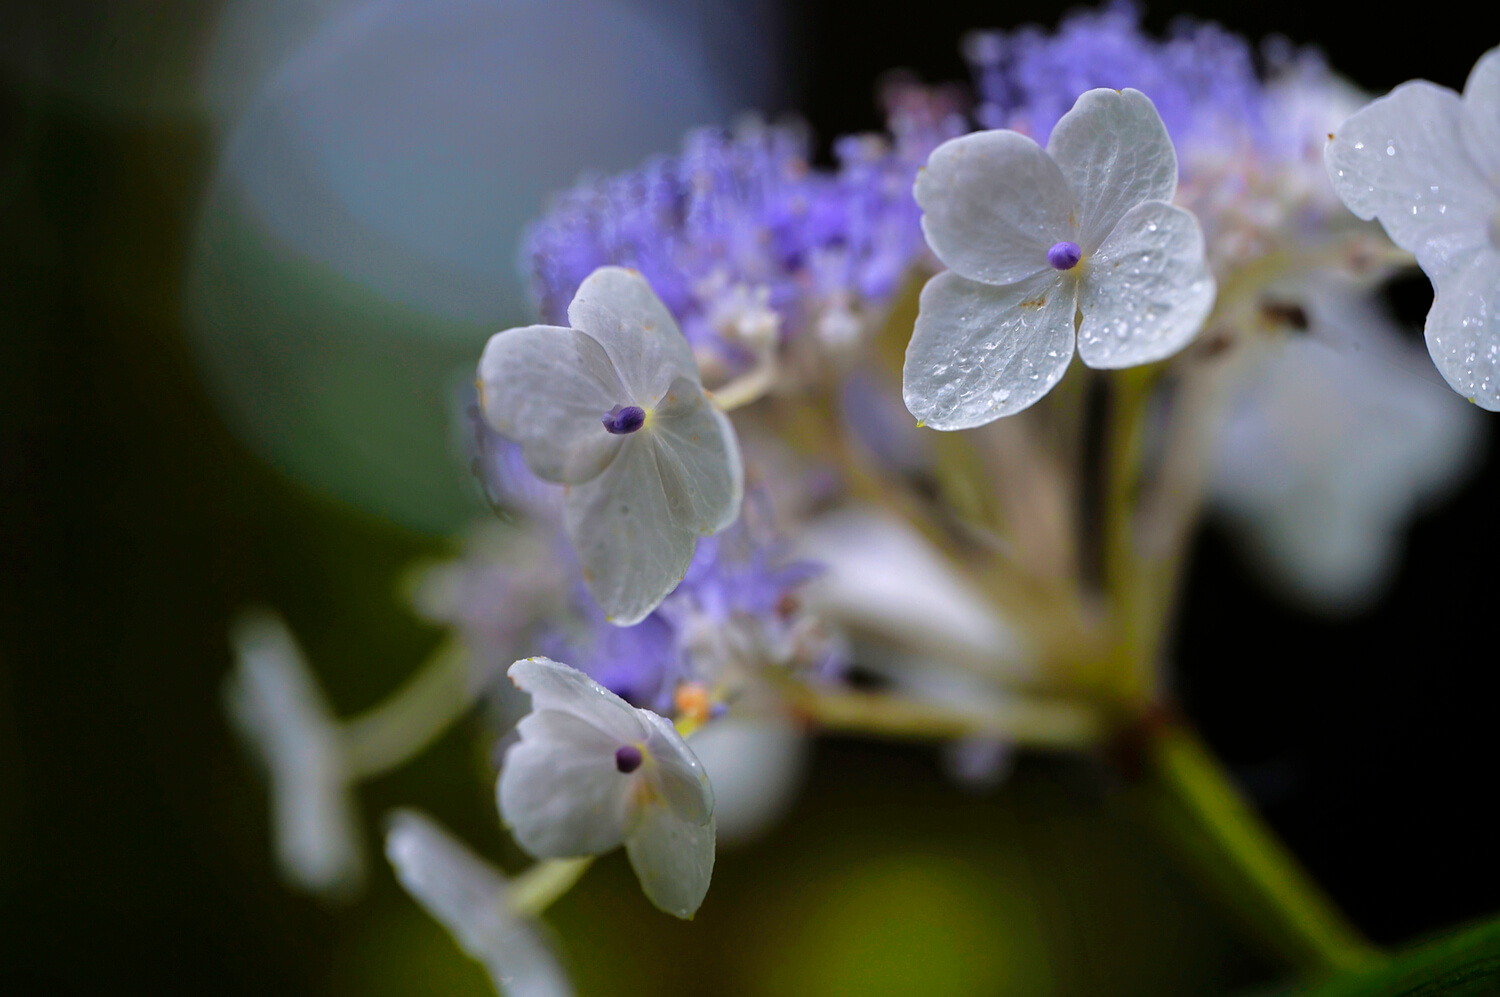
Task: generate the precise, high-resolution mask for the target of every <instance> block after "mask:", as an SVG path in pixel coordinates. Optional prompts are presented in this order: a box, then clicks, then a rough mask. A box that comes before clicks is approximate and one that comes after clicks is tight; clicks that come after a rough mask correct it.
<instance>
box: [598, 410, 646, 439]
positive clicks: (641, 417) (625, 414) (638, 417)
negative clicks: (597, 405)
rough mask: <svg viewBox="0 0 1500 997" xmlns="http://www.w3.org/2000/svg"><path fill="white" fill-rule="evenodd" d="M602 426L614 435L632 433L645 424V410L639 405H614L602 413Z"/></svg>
mask: <svg viewBox="0 0 1500 997" xmlns="http://www.w3.org/2000/svg"><path fill="white" fill-rule="evenodd" d="M601 421H602V422H603V423H604V428H605V429H607V430H609V431H610V432H611V433H614V434H615V435H616V436H624V435H625V434H626V433H633V432H635V431H636V430H637V429H640V428H641V427H642V426H644V425H645V424H646V410H645V409H643V408H641V407H640V406H639V405H616V406H615V407H614V408H612V409H610V410H609V411H608V412H606V413H604V415H603V417H602V419H601Z"/></svg>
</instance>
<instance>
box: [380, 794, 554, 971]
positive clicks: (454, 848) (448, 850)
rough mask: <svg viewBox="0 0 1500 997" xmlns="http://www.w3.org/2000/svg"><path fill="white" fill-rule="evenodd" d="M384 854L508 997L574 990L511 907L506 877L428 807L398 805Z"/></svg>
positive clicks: (414, 894)
mask: <svg viewBox="0 0 1500 997" xmlns="http://www.w3.org/2000/svg"><path fill="white" fill-rule="evenodd" d="M385 855H386V858H388V859H390V862H391V866H392V867H393V868H394V869H395V870H396V878H397V879H399V880H400V881H401V885H402V886H404V887H406V892H408V893H410V894H411V895H412V897H413V898H414V899H415V900H416V901H417V902H418V903H419V904H421V905H422V907H423V908H424V909H425V910H426V911H427V913H429V914H431V915H432V917H433V919H434V920H436V921H437V922H438V923H439V924H441V925H442V926H443V927H444V928H447V929H448V932H449V933H450V934H451V935H453V937H454V939H455V940H456V941H457V942H458V944H459V947H460V948H462V949H463V950H464V951H465V952H466V953H468V954H469V955H470V956H471V957H473V958H474V959H476V960H478V961H479V962H481V963H483V964H484V967H485V969H487V970H489V974H490V979H492V980H493V981H494V983H495V987H496V989H497V990H499V991H500V993H501V994H504V995H505V997H568V995H570V994H572V993H573V988H572V986H571V985H570V984H569V983H568V978H567V976H566V975H564V973H563V971H562V968H561V967H560V966H558V964H557V960H556V959H555V958H553V956H552V953H551V951H549V950H548V948H547V945H546V943H545V942H544V941H542V939H541V937H540V936H539V935H538V933H537V931H536V930H535V928H534V927H533V926H532V924H531V923H530V922H529V920H528V919H527V918H525V917H524V916H522V915H521V914H519V913H517V912H516V911H515V910H513V909H512V908H511V906H510V903H509V900H508V898H507V896H506V885H507V884H506V881H505V877H504V876H502V875H501V874H500V873H499V872H498V871H496V870H495V868H494V867H493V866H491V865H490V864H489V863H487V862H485V861H484V860H483V859H481V858H479V857H478V856H477V855H475V854H474V853H473V852H471V851H469V849H468V848H466V847H464V845H463V844H462V843H461V842H459V841H457V840H456V839H455V838H454V837H453V836H452V835H450V834H448V833H447V832H446V831H444V830H443V829H442V828H441V827H439V826H438V825H437V823H436V822H434V821H433V820H432V819H431V818H429V817H427V816H426V815H425V814H420V813H417V812H416V811H413V810H398V811H396V812H395V813H394V814H392V815H391V817H390V819H389V821H388V823H387V831H386V836H385Z"/></svg>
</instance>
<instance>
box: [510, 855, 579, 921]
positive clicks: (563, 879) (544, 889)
mask: <svg viewBox="0 0 1500 997" xmlns="http://www.w3.org/2000/svg"><path fill="white" fill-rule="evenodd" d="M593 862H594V856H592V855H585V856H583V857H582V858H576V859H543V860H542V861H541V862H538V863H537V864H536V865H533V866H532V867H531V868H530V869H527V870H526V871H525V872H523V873H521V875H519V876H517V877H516V878H515V879H513V880H511V881H510V887H509V888H508V889H507V890H506V891H505V899H506V902H507V903H509V904H510V907H511V909H512V910H514V911H516V912H517V913H519V914H526V915H528V916H530V917H536V916H537V915H539V914H541V913H542V911H544V910H546V909H547V908H548V907H550V906H552V904H554V903H555V902H556V901H557V900H558V898H559V897H561V896H562V895H563V894H565V893H567V892H568V891H569V890H571V889H572V888H573V884H575V883H577V882H578V880H579V879H581V878H582V877H583V874H584V873H585V872H586V871H588V867H589V866H590V865H592V864H593Z"/></svg>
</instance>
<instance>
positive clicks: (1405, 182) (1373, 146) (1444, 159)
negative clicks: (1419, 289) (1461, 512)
mask: <svg viewBox="0 0 1500 997" xmlns="http://www.w3.org/2000/svg"><path fill="white" fill-rule="evenodd" d="M1324 161H1325V162H1326V163H1327V166H1328V175H1329V177H1330V179H1332V181H1333V186H1334V190H1336V191H1337V192H1338V195H1339V197H1340V198H1342V199H1343V201H1344V203H1345V204H1346V205H1348V206H1349V210H1350V211H1352V212H1354V213H1355V214H1356V215H1358V216H1359V217H1361V218H1365V219H1370V218H1378V219H1380V223H1381V224H1382V225H1383V226H1385V230H1386V233H1387V234H1388V235H1389V236H1390V237H1391V241H1392V242H1394V243H1395V244H1396V245H1398V246H1400V247H1401V248H1402V249H1405V250H1407V251H1409V252H1411V253H1412V254H1413V255H1415V256H1416V258H1417V264H1418V265H1419V266H1421V268H1422V270H1423V272H1425V273H1426V274H1427V277H1428V279H1429V280H1431V281H1432V286H1433V290H1434V291H1435V292H1436V299H1435V300H1434V301H1433V305H1432V310H1431V311H1429V312H1428V313H1427V349H1428V352H1430V353H1431V354H1432V360H1433V363H1435V364H1437V368H1438V370H1439V371H1441V372H1442V374H1443V377H1444V378H1446V379H1447V381H1448V383H1449V384H1450V385H1452V386H1453V389H1454V390H1455V391H1457V392H1458V393H1459V394H1461V395H1463V396H1464V397H1466V398H1469V399H1470V400H1472V401H1473V402H1474V403H1475V404H1477V405H1479V406H1481V407H1483V408H1486V409H1489V410H1490V411H1492V412H1493V411H1500V48H1497V49H1492V50H1490V51H1489V52H1488V53H1487V54H1486V55H1485V56H1484V57H1483V58H1481V59H1480V60H1479V62H1478V63H1476V64H1475V66H1474V69H1473V71H1472V72H1470V74H1469V81H1468V83H1467V84H1466V85H1465V87H1464V92H1463V96H1462V97H1460V96H1459V95H1458V94H1456V93H1454V92H1453V91H1452V90H1449V89H1447V88H1446V87H1440V86H1436V85H1434V84H1432V83H1428V82H1426V81H1425V80H1413V81H1412V82H1410V83H1403V84H1402V85H1401V86H1399V87H1397V88H1396V89H1395V90H1392V91H1391V92H1390V93H1389V94H1388V95H1386V96H1385V97H1382V98H1380V99H1379V100H1377V101H1374V102H1373V103H1371V104H1369V105H1368V106H1366V107H1365V108H1363V109H1362V110H1360V111H1358V112H1356V113H1355V114H1354V116H1353V117H1351V118H1350V119H1349V120H1348V121H1345V122H1344V123H1343V125H1341V126H1340V127H1339V128H1338V130H1337V131H1336V132H1335V134H1334V135H1331V136H1329V142H1328V145H1327V146H1326V147H1325V149H1324Z"/></svg>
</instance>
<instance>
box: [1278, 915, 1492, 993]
mask: <svg viewBox="0 0 1500 997" xmlns="http://www.w3.org/2000/svg"><path fill="white" fill-rule="evenodd" d="M1497 993H1500V918H1495V919H1493V920H1490V921H1486V922H1485V923H1483V924H1480V925H1478V926H1476V927H1473V928H1468V929H1465V930H1461V931H1458V932H1455V933H1453V934H1449V935H1445V936H1443V937H1442V938H1438V939H1436V940H1434V941H1431V942H1428V943H1427V944H1425V945H1421V946H1418V947H1417V948H1413V949H1409V950H1407V951H1406V952H1403V953H1401V954H1400V955H1398V956H1396V957H1395V958H1394V959H1392V960H1391V961H1390V962H1388V963H1386V964H1384V965H1383V966H1381V967H1379V968H1377V969H1366V970H1361V971H1357V972H1352V973H1341V974H1339V975H1338V976H1335V977H1333V978H1331V979H1327V980H1324V981H1323V982H1321V983H1319V984H1316V985H1315V986H1312V987H1308V988H1304V989H1296V990H1288V991H1285V992H1284V994H1283V995H1282V997H1492V995H1494V994H1497Z"/></svg>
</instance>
